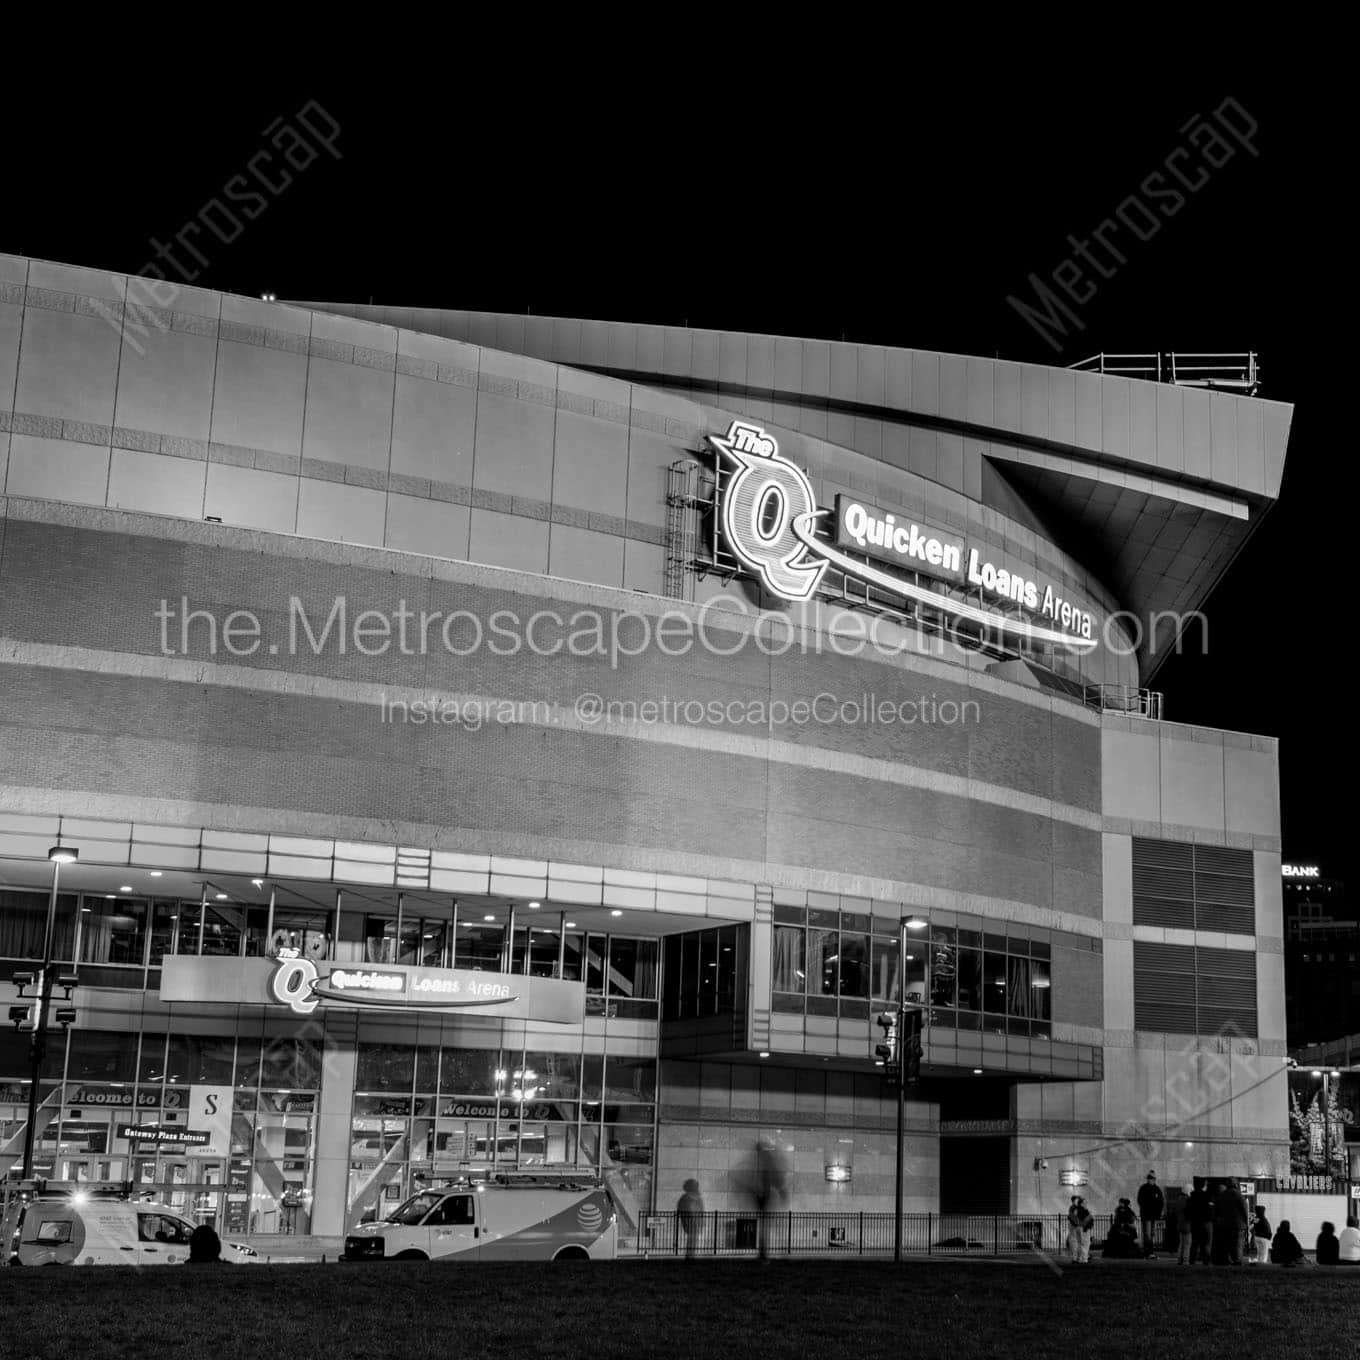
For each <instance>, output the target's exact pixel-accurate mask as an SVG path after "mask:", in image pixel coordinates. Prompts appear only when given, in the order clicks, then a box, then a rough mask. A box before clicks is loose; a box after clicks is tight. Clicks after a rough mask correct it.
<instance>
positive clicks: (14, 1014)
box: [9, 1006, 32, 1029]
mask: <svg viewBox="0 0 1360 1360" xmlns="http://www.w3.org/2000/svg"><path fill="white" fill-rule="evenodd" d="M31 1011H32V1008H31V1007H29V1006H11V1007H10V1008H9V1022H10V1024H11V1025H13V1026H14V1028H15V1029H18V1028H19V1026H20V1025H26V1024H28V1023H29V1021H30V1019H31V1018H32V1016H31Z"/></svg>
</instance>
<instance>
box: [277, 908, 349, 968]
mask: <svg viewBox="0 0 1360 1360" xmlns="http://www.w3.org/2000/svg"><path fill="white" fill-rule="evenodd" d="M333 921H334V913H332V912H329V911H326V910H325V909H324V908H318V907H291V906H285V905H282V904H279V903H276V904H275V906H274V935H273V938H272V939H271V940H270V942H269V952H270V953H271V954H272V955H273V956H274V957H275V958H278V957H279V955H280V953H281V952H282V951H284V950H292V951H293V952H294V953H295V954H297V955H299V956H301V957H303V958H308V959H327V958H330V947H331V925H332V923H333Z"/></svg>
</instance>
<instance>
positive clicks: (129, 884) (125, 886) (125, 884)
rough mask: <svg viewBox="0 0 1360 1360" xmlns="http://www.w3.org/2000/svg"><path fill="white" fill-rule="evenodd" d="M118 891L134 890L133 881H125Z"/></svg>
mask: <svg viewBox="0 0 1360 1360" xmlns="http://www.w3.org/2000/svg"><path fill="white" fill-rule="evenodd" d="M118 891H119V892H131V891H132V884H131V883H124V884H123V886H122V887H121V888H119V889H118Z"/></svg>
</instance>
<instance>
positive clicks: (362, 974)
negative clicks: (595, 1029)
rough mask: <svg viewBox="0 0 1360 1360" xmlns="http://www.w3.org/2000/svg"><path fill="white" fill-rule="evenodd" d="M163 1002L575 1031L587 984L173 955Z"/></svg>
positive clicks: (460, 971) (397, 967)
mask: <svg viewBox="0 0 1360 1360" xmlns="http://www.w3.org/2000/svg"><path fill="white" fill-rule="evenodd" d="M160 998H161V1000H162V1001H172V1002H176V1003H179V1004H187V1005H222V1004H228V1005H238V1006H239V1005H247V1006H268V1007H277V1006H286V1007H287V1008H288V1009H289V1010H290V1011H292V1013H293V1014H294V1015H299V1016H305V1015H311V1014H312V1012H313V1011H315V1010H316V1009H317V1007H318V1006H321V1005H325V1006H326V1007H327V1008H331V1007H336V1006H347V1007H348V1006H358V1007H364V1008H370V1007H383V1008H388V1009H393V1010H412V1011H424V1010H443V1011H447V1010H465V1009H470V1008H471V1009H477V1010H479V1011H480V1012H482V1013H484V1014H488V1015H493V1016H498V1017H502V1018H505V1019H520V1020H544V1021H548V1022H550V1023H553V1024H580V1023H581V1021H582V1020H583V1019H584V1017H585V984H584V983H581V982H567V981H563V980H561V979H557V978H539V977H530V976H528V975H527V974H522V973H513V974H512V973H492V972H482V971H479V970H477V969H471V968H427V967H424V966H417V965H411V964H383V965H379V966H372V965H368V964H349V963H341V962H338V961H329V960H312V959H310V958H302V957H298V956H296V955H294V956H292V957H287V958H285V957H282V956H281V957H279V958H277V959H262V958H227V957H217V956H206V955H205V956H201V957H200V956H197V955H179V954H176V955H170V956H167V958H166V959H165V960H164V962H163V965H162V968H161V983H160Z"/></svg>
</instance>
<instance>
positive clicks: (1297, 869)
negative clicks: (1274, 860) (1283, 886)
mask: <svg viewBox="0 0 1360 1360" xmlns="http://www.w3.org/2000/svg"><path fill="white" fill-rule="evenodd" d="M1280 872H1281V873H1282V874H1283V875H1284V876H1285V878H1321V877H1322V870H1321V869H1320V868H1319V867H1318V866H1317V865H1316V864H1281V865H1280Z"/></svg>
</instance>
